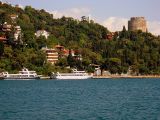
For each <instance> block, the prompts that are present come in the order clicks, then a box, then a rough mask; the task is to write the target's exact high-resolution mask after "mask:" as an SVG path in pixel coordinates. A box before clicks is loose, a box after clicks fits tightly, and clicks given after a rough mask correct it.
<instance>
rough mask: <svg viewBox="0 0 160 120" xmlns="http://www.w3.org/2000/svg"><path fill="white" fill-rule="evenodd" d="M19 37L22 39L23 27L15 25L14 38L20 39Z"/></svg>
mask: <svg viewBox="0 0 160 120" xmlns="http://www.w3.org/2000/svg"><path fill="white" fill-rule="evenodd" d="M18 37H20V39H21V27H20V26H15V33H14V39H15V40H18Z"/></svg>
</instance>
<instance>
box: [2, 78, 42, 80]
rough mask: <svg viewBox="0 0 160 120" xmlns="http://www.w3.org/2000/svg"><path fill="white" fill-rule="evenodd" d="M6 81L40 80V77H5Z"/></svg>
mask: <svg viewBox="0 0 160 120" xmlns="http://www.w3.org/2000/svg"><path fill="white" fill-rule="evenodd" d="M3 79H4V80H36V79H40V77H27V78H26V77H21V78H18V77H17V78H14V77H4V78H3Z"/></svg>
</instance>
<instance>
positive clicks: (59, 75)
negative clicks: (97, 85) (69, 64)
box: [51, 69, 92, 79]
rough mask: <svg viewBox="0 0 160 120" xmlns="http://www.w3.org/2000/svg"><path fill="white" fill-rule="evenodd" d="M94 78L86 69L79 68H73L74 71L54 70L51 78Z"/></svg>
mask: <svg viewBox="0 0 160 120" xmlns="http://www.w3.org/2000/svg"><path fill="white" fill-rule="evenodd" d="M89 78H92V76H91V75H88V73H86V72H85V71H77V69H72V73H59V72H57V73H54V72H52V75H51V79H89Z"/></svg>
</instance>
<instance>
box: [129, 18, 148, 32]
mask: <svg viewBox="0 0 160 120" xmlns="http://www.w3.org/2000/svg"><path fill="white" fill-rule="evenodd" d="M128 30H129V31H135V30H142V32H146V31H147V23H146V20H145V18H144V17H131V19H130V20H129V21H128Z"/></svg>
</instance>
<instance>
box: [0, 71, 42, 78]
mask: <svg viewBox="0 0 160 120" xmlns="http://www.w3.org/2000/svg"><path fill="white" fill-rule="evenodd" d="M2 76H3V79H4V80H8V79H9V80H17V79H24V80H29V79H39V78H40V77H39V76H38V75H37V73H36V72H35V71H29V70H28V69H27V68H23V69H22V71H19V73H18V74H9V73H8V72H2Z"/></svg>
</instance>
